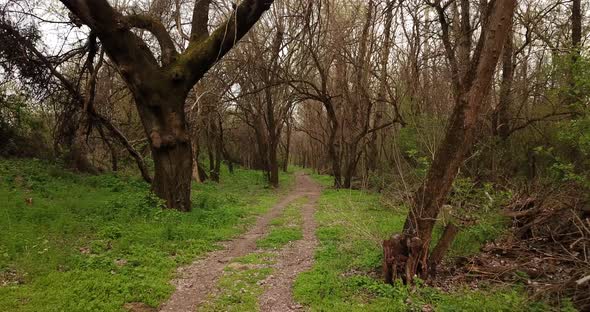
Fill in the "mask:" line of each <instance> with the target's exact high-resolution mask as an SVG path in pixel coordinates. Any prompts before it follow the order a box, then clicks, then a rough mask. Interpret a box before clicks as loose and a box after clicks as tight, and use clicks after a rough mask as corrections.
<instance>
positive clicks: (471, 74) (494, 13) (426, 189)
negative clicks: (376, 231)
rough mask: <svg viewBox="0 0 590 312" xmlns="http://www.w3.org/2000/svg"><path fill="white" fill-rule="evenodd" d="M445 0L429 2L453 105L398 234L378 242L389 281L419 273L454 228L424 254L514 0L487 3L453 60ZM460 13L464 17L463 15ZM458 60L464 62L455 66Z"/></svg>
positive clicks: (470, 137) (468, 141)
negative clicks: (474, 34)
mask: <svg viewBox="0 0 590 312" xmlns="http://www.w3.org/2000/svg"><path fill="white" fill-rule="evenodd" d="M450 4H451V2H447V3H444V4H443V3H442V1H440V0H437V1H434V2H430V5H432V6H433V7H434V8H435V9H436V11H437V14H438V18H439V21H440V24H441V27H442V38H443V41H444V45H445V49H446V53H447V59H448V62H449V64H450V67H451V72H452V77H453V84H454V87H455V88H454V98H455V107H454V109H453V113H452V116H451V119H450V121H449V123H448V125H447V128H446V134H445V137H444V139H443V141H442V142H441V143H440V145H439V147H438V149H437V151H436V154H435V157H434V160H433V162H432V164H431V166H430V169H429V170H428V173H427V177H426V180H425V181H424V183H423V185H422V186H421V187H420V189H419V190H418V191H417V192H416V193H415V194H414V203H413V207H412V209H411V210H410V212H409V214H408V217H407V219H406V222H405V225H404V230H403V233H402V234H401V235H395V236H394V237H393V238H392V239H390V240H386V241H385V242H384V253H385V259H384V273H385V277H386V280H388V281H389V282H391V281H392V280H393V279H394V278H402V279H404V280H405V281H406V282H411V281H412V280H413V278H414V276H416V275H420V276H422V277H424V278H425V277H426V276H427V275H428V274H429V273H431V272H432V271H431V268H432V267H435V265H436V263H437V262H438V261H440V260H441V258H442V255H444V249H445V248H444V247H447V248H448V246H450V242H449V241H450V240H452V238H453V237H454V235H452V234H453V232H456V231H455V229H453V226H454V225H452V224H450V225H449V226H447V229H446V230H445V232H447V233H445V234H446V235H445V234H443V239H441V240H440V241H439V246H440V247H438V246H437V247H435V249H434V251H435V252H433V253H430V243H431V241H432V231H433V229H434V225H435V223H436V220H437V217H438V215H439V213H440V211H441V208H442V206H443V204H444V203H445V199H446V197H447V194H448V193H449V191H450V189H451V186H452V183H453V181H454V179H455V176H456V175H457V173H458V171H459V168H460V167H461V165H462V163H463V161H464V160H465V159H466V157H467V154H468V152H469V148H470V146H471V145H472V144H473V143H474V141H475V130H476V126H477V125H478V119H479V112H480V108H481V106H482V102H483V101H482V99H484V98H485V97H486V95H487V94H488V93H489V90H490V86H491V82H492V78H493V75H494V71H495V68H496V64H497V62H498V59H499V56H500V53H501V50H502V46H503V45H504V43H505V42H506V38H507V36H508V33H509V30H510V27H511V24H512V15H513V13H514V9H515V7H516V1H515V0H496V1H493V2H491V3H490V4H489V5H488V7H487V8H485V11H484V12H482V34H481V36H480V39H479V41H478V43H477V47H476V48H475V50H474V51H473V54H472V56H471V53H469V52H467V53H466V52H464V51H463V53H458V56H459V57H461V58H463V59H461V60H460V61H458V60H457V55H456V54H455V49H454V48H453V47H452V46H451V41H450V38H449V23H448V20H447V16H446V14H445V10H446V9H447V8H448V6H449V5H450ZM462 9H463V10H466V9H468V7H466V6H464V7H462ZM466 17H467V18H469V15H466ZM468 24H469V23H468V22H467V23H462V33H463V34H464V35H463V36H465V34H468V35H469V36H471V31H468V28H470V27H471V26H469V25H468ZM469 41H470V40H466V39H465V38H463V40H460V43H459V45H460V46H461V49H469V50H468V51H470V50H471V49H470V44H469V43H468V42H469ZM461 49H459V50H461ZM459 52H461V51H459ZM465 58H467V59H465ZM459 62H461V63H459ZM460 64H467V66H466V67H465V68H464V69H461V65H460ZM441 249H443V250H441ZM398 269H399V270H398Z"/></svg>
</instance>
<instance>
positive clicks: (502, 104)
mask: <svg viewBox="0 0 590 312" xmlns="http://www.w3.org/2000/svg"><path fill="white" fill-rule="evenodd" d="M512 39H513V36H512V30H510V34H509V35H508V37H507V38H506V44H505V45H504V52H503V56H502V84H501V85H500V99H499V101H498V107H497V108H496V112H495V114H494V122H493V127H494V132H495V134H496V135H497V136H499V137H500V138H501V139H502V140H504V141H505V140H506V139H508V137H509V136H510V121H509V119H510V104H511V103H512V83H513V81H514V61H513V53H514V51H513V42H512Z"/></svg>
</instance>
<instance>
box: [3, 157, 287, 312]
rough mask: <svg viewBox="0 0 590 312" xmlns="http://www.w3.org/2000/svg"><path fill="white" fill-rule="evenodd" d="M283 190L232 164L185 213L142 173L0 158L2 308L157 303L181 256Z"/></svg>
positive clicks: (238, 227) (229, 230) (238, 225)
mask: <svg viewBox="0 0 590 312" xmlns="http://www.w3.org/2000/svg"><path fill="white" fill-rule="evenodd" d="M281 182H282V183H283V185H289V184H290V183H291V182H292V177H291V176H283V177H281ZM279 194H280V191H279V192H277V191H273V190H271V189H267V188H266V187H265V183H264V180H263V177H262V174H261V173H258V172H254V171H247V170H236V173H235V174H233V175H230V174H229V173H224V174H223V176H222V183H220V184H218V185H217V184H211V183H205V184H199V185H195V186H194V189H193V205H194V209H193V211H192V212H191V213H179V212H175V211H168V210H162V209H161V202H160V201H159V200H158V199H157V198H156V197H155V196H154V195H152V194H151V193H150V192H149V190H148V185H146V184H145V183H143V182H142V181H140V180H139V179H137V178H132V177H121V176H116V175H112V174H106V175H99V176H88V175H80V174H73V173H70V172H68V171H66V170H63V169H61V168H60V167H59V166H55V165H52V164H49V163H46V162H42V161H38V160H0V198H1V199H2V200H1V201H0V311H121V309H122V306H123V305H124V304H125V303H127V302H143V303H146V304H148V305H150V306H153V307H156V306H158V305H159V304H160V303H161V302H163V301H164V300H165V299H166V298H167V297H168V296H169V295H170V294H171V292H172V290H173V289H172V286H171V285H170V284H169V280H170V279H171V278H172V276H173V273H174V271H175V269H176V268H177V267H178V266H179V265H182V264H186V263H189V262H190V261H191V260H192V259H194V258H195V257H198V256H200V255H202V254H204V253H205V252H208V251H211V250H214V249H216V248H218V246H217V244H216V242H218V241H220V240H227V239H230V238H232V237H235V236H236V235H238V234H240V233H242V232H243V231H244V230H245V229H246V227H247V226H248V225H249V224H251V223H252V222H253V221H254V217H255V216H256V215H259V214H261V213H264V212H265V211H267V210H268V209H269V208H270V207H271V206H272V205H273V204H274V203H275V202H276V200H277V198H278V196H279ZM27 199H32V205H28V204H27V203H26V200H27Z"/></svg>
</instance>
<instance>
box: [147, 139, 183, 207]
mask: <svg viewBox="0 0 590 312" xmlns="http://www.w3.org/2000/svg"><path fill="white" fill-rule="evenodd" d="M152 157H153V158H154V169H155V175H154V182H153V183H152V190H153V192H154V193H155V194H156V195H157V196H158V197H160V198H161V199H163V200H164V201H165V202H166V207H168V208H171V209H177V210H180V211H190V210H191V197H190V195H191V178H192V171H193V161H192V159H193V157H192V151H191V147H190V144H186V143H184V144H177V145H176V146H174V147H168V148H152Z"/></svg>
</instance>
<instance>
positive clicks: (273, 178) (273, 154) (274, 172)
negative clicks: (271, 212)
mask: <svg viewBox="0 0 590 312" xmlns="http://www.w3.org/2000/svg"><path fill="white" fill-rule="evenodd" d="M268 166H269V167H270V168H269V181H268V182H269V184H270V186H272V187H279V161H278V159H277V143H276V142H273V143H271V144H270V146H269V151H268Z"/></svg>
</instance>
